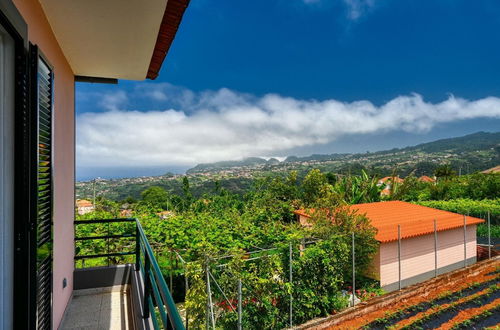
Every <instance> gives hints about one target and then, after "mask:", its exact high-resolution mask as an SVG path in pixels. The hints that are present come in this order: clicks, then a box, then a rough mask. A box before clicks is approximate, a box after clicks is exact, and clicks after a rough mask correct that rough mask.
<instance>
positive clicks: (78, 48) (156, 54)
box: [39, 0, 189, 80]
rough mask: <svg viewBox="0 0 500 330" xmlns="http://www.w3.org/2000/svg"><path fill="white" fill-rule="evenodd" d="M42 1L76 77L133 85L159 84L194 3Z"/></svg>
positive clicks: (164, 0) (176, 0)
mask: <svg viewBox="0 0 500 330" xmlns="http://www.w3.org/2000/svg"><path fill="white" fill-rule="evenodd" d="M39 1H40V3H41V5H42V7H43V9H44V11H45V15H46V16H47V19H48V20H49V23H50V25H51V27H52V30H53V31H54V35H55V37H56V39H57V41H58V43H59V45H60V47H61V49H62V51H63V53H64V55H65V56H66V58H67V60H68V62H69V64H70V66H71V68H72V69H73V72H74V74H75V75H76V76H88V77H103V78H115V79H131V80H142V79H145V78H146V77H147V78H151V79H154V78H156V76H157V75H158V71H159V69H160V67H161V63H162V62H163V59H164V58H165V56H166V52H167V51H168V49H169V47H170V44H171V43H172V41H173V39H174V36H175V32H176V31H177V28H178V25H179V24H180V21H181V19H182V14H183V13H184V10H185V9H186V7H187V4H188V2H189V0H168V1H167V0H147V1H144V0H127V1H123V0H39ZM165 26H166V27H168V29H167V30H168V31H170V33H165V30H166V27H165ZM158 63H159V65H158ZM151 67H152V68H151Z"/></svg>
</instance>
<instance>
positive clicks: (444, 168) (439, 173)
mask: <svg viewBox="0 0 500 330" xmlns="http://www.w3.org/2000/svg"><path fill="white" fill-rule="evenodd" d="M434 175H435V176H436V177H437V178H450V177H452V176H455V175H457V172H455V170H453V169H452V168H451V166H450V164H446V165H441V166H439V167H438V168H436V170H435V171H434Z"/></svg>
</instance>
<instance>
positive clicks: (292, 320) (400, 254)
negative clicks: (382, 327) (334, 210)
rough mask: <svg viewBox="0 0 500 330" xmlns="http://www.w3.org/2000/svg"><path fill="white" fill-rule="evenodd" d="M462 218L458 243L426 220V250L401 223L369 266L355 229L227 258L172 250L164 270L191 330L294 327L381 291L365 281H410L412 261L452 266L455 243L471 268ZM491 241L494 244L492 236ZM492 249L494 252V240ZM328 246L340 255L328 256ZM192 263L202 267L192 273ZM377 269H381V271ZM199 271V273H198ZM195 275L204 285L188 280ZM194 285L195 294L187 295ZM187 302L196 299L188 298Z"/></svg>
mask: <svg viewBox="0 0 500 330" xmlns="http://www.w3.org/2000/svg"><path fill="white" fill-rule="evenodd" d="M463 219H464V220H463V226H461V227H459V228H455V235H454V238H453V240H452V241H453V242H452V241H450V238H449V237H447V235H448V236H449V234H448V233H445V232H443V230H440V228H441V225H440V223H439V221H437V220H435V219H432V220H429V223H430V226H431V228H432V230H431V232H430V233H427V234H426V238H425V239H427V243H426V246H425V247H422V248H421V251H417V250H415V245H414V244H413V243H412V242H410V239H409V238H407V237H406V234H407V233H408V231H409V230H410V227H411V226H412V224H408V223H405V224H404V225H397V226H396V228H394V230H395V231H397V233H398V235H397V240H396V241H393V242H391V244H392V246H393V247H394V249H393V250H392V252H393V253H395V255H394V256H393V258H391V259H390V260H386V261H383V260H380V253H381V252H380V246H379V250H378V252H377V253H378V254H379V258H378V259H377V258H374V261H372V262H371V265H370V267H366V266H367V265H366V262H365V261H361V263H362V265H361V266H360V265H358V262H359V260H356V258H357V251H360V249H363V245H364V242H363V241H362V239H361V237H358V236H357V235H355V234H353V233H351V234H344V235H338V237H337V238H338V244H337V246H335V245H334V244H332V241H335V240H320V239H313V238H308V239H301V240H294V241H290V242H283V243H281V244H278V245H275V246H271V247H265V248H256V249H255V250H252V251H240V252H239V253H234V254H229V255H224V256H208V255H207V256H205V257H204V258H203V259H202V260H194V261H191V260H186V259H187V258H185V257H183V253H184V252H186V251H175V250H170V252H169V253H170V256H169V257H168V260H171V261H170V264H169V265H168V266H167V267H166V268H165V269H166V272H167V276H168V277H169V278H170V281H169V283H170V284H171V286H172V291H173V292H174V295H176V296H177V297H178V298H179V301H184V302H185V306H184V307H185V308H184V310H185V312H184V321H185V323H186V327H187V328H189V327H191V328H199V327H205V328H211V329H250V328H269V329H276V328H292V327H293V326H294V325H297V324H301V323H303V322H305V321H307V320H309V319H311V318H313V317H318V316H324V315H328V314H332V313H335V312H338V311H340V310H342V309H344V308H346V307H348V306H353V305H355V304H357V303H359V302H360V301H361V300H363V299H367V298H369V297H372V296H374V295H376V294H379V293H381V291H378V292H376V291H375V290H373V291H370V290H371V289H374V288H376V286H372V287H369V285H367V283H369V284H370V285H373V283H374V282H377V283H379V284H382V286H383V287H385V289H386V290H388V291H392V290H397V289H402V288H404V287H406V286H408V285H411V284H413V282H412V278H413V277H414V276H415V274H416V273H415V265H417V267H418V268H420V269H418V270H417V275H418V274H423V273H425V274H427V276H428V277H427V278H429V277H432V276H438V275H440V274H442V273H444V272H445V271H448V270H449V268H447V265H449V264H450V262H451V261H450V260H449V258H450V256H449V255H447V254H446V253H447V252H446V251H445V250H446V248H449V247H450V244H452V245H453V247H454V257H453V258H455V259H456V260H458V262H459V263H460V265H457V262H455V264H456V265H455V266H456V267H467V266H469V265H471V264H472V263H473V262H475V256H476V251H475V246H474V245H473V244H475V240H472V241H471V237H474V238H475V233H474V232H473V230H472V229H471V228H468V224H467V216H464V217H463ZM486 224H487V225H488V222H486ZM413 225H414V224H413ZM420 225H425V224H422V223H420ZM488 240H490V241H491V236H489V237H488ZM488 248H489V250H490V251H494V245H493V244H491V245H488ZM328 249H332V250H334V249H337V252H338V251H341V252H342V253H337V252H335V253H332V254H331V255H328V254H325V251H326V250H328ZM492 254H493V253H492V252H490V254H489V255H488V257H491V256H492ZM422 255H426V256H427V257H426V260H425V262H422V261H420V262H421V264H418V262H419V261H418V259H419V258H421V257H422ZM460 255H461V256H460ZM361 256H363V254H362V253H361ZM471 256H472V257H471ZM160 260H161V256H160ZM456 260H455V261H456ZM460 260H461V261H460ZM377 262H378V265H375V264H374V263H377ZM384 262H387V264H384ZM189 264H191V265H196V266H195V268H196V267H197V268H196V269H195V268H191V270H190V271H187V270H186V268H187V266H188V265H189ZM382 264H384V266H385V267H386V268H388V265H389V268H391V271H390V272H389V273H391V274H392V275H387V274H384V273H383V271H380V266H381V265H382ZM372 266H378V268H379V270H378V271H379V273H378V274H377V273H376V272H375V273H374V272H373V269H372ZM308 268H311V269H308ZM375 268H376V267H375ZM193 269H194V270H193ZM196 272H197V273H199V275H198V276H193V273H196ZM316 272H318V273H316ZM370 272H372V273H370ZM325 273H330V274H325ZM369 273H370V274H369ZM326 275H328V276H326ZM391 276H392V277H391ZM369 277H373V278H375V281H373V280H370V278H369ZM389 277H391V278H392V279H390V278H389ZM417 277H418V276H417ZM191 279H193V281H198V282H200V283H197V284H193V283H190V281H191ZM420 281H421V278H420ZM327 282H328V283H327ZM384 284H389V285H384ZM191 285H194V288H193V287H192V286H191ZM191 290H195V291H193V292H192V294H190V291H191ZM372 294H373V295H372ZM196 295H197V297H195V296H196ZM190 299H191V300H195V301H191V302H189V300H190ZM318 301H319V302H323V303H318Z"/></svg>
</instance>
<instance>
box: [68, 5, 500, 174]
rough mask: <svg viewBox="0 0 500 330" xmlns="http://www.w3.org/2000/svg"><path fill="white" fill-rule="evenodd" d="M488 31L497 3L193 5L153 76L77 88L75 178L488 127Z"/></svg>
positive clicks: (495, 68)
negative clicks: (113, 83) (163, 60)
mask: <svg viewBox="0 0 500 330" xmlns="http://www.w3.org/2000/svg"><path fill="white" fill-rule="evenodd" d="M498 31H500V1H496V0H482V1H461V0H439V1H437V0H430V1H427V0H418V1H413V0H404V1H401V0H398V1H396V0H253V1H241V0H240V1H234V0H233V1H229V0H218V1H209V0H192V1H191V5H190V7H189V8H188V10H187V12H186V14H185V16H184V20H183V22H182V24H181V27H180V29H179V32H178V33H177V37H176V39H175V41H174V43H173V45H172V47H171V49H170V52H169V54H168V56H167V58H166V61H165V63H164V65H163V67H162V70H161V72H160V77H159V78H158V79H157V80H155V81H153V82H151V81H148V82H130V81H121V82H120V83H119V84H118V85H116V86H110V85H97V84H96V85H91V84H77V114H78V118H77V129H78V138H77V162H78V166H77V175H78V177H79V178H87V177H92V176H110V174H109V173H113V175H117V176H121V175H125V176H126V175H140V174H161V173H163V172H165V171H167V170H177V171H180V170H182V169H185V168H189V167H190V166H192V165H195V164H196V163H198V162H207V161H217V160H222V159H234V158H241V157H247V156H265V157H270V156H286V155H290V154H297V155H307V154H311V153H333V152H360V151H366V150H370V151H373V150H380V149H386V148H392V147H403V146H406V145H412V144H417V143H421V142H427V141H431V140H434V139H437V138H444V137H451V136H460V135H465V134H468V133H472V132H476V131H479V130H484V131H498V130H499V127H500V99H499V97H500V33H499V32H498ZM124 131H129V132H130V131H132V137H126V136H124V134H123V132H124Z"/></svg>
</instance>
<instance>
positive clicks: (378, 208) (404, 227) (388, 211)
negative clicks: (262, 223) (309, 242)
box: [295, 201, 484, 291]
mask: <svg viewBox="0 0 500 330" xmlns="http://www.w3.org/2000/svg"><path fill="white" fill-rule="evenodd" d="M351 208H352V209H353V210H356V211H357V212H358V214H364V215H366V217H367V218H368V219H370V221H371V224H372V225H373V226H374V227H375V228H376V229H377V234H376V236H375V238H376V240H377V241H378V242H379V249H378V252H377V254H376V255H375V256H374V258H373V261H372V267H371V274H367V275H369V276H371V277H373V278H375V279H377V280H379V281H380V285H381V287H382V288H383V289H384V290H386V291H394V290H397V289H398V288H399V260H398V225H400V238H401V250H400V251H401V285H402V287H404V286H408V285H412V284H415V283H418V282H422V281H425V280H427V279H429V278H432V277H433V276H434V274H435V273H434V270H435V260H437V274H443V273H446V272H449V271H452V270H455V269H458V268H460V267H463V266H464V256H465V257H466V258H465V260H466V263H467V265H470V264H473V263H475V262H476V245H477V244H476V225H477V224H479V223H482V222H484V220H482V219H478V218H473V217H467V218H466V226H465V227H466V230H465V233H464V216H462V215H460V214H457V213H452V212H447V211H441V210H436V209H433V208H429V207H425V206H420V205H415V204H410V203H406V202H400V201H390V202H377V203H366V204H356V205H352V206H351ZM295 214H296V215H297V217H298V218H299V219H298V220H299V221H300V223H301V224H303V225H304V224H305V225H307V224H308V219H309V218H310V213H309V212H307V211H305V210H298V211H295ZM434 220H436V225H437V235H436V236H437V249H436V253H435V250H434V242H435V241H434ZM464 236H465V239H464ZM464 242H465V244H464ZM360 244H362V242H360ZM464 245H465V247H464ZM435 258H436V259H435Z"/></svg>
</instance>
